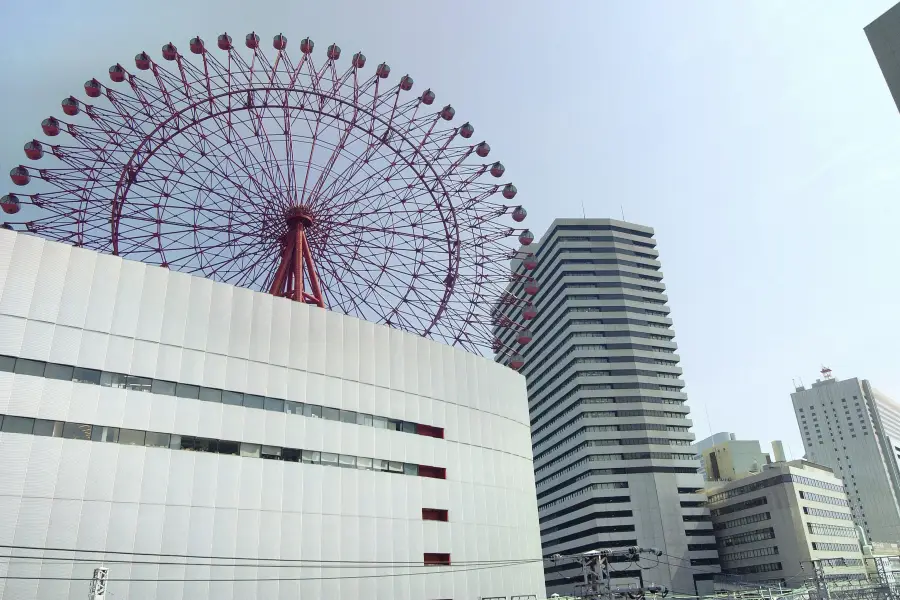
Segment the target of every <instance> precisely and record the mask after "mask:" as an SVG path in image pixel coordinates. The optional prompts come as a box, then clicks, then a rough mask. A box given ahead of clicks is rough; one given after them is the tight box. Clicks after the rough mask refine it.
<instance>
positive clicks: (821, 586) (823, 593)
mask: <svg viewBox="0 0 900 600" xmlns="http://www.w3.org/2000/svg"><path fill="white" fill-rule="evenodd" d="M812 564H813V579H814V583H815V585H816V593H817V595H818V597H819V600H831V597H830V596H829V590H828V580H827V579H825V565H824V564H822V561H821V560H814V561H812Z"/></svg>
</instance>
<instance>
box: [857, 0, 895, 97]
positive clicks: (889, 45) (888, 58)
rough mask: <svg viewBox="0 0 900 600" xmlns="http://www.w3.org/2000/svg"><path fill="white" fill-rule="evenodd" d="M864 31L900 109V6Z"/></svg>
mask: <svg viewBox="0 0 900 600" xmlns="http://www.w3.org/2000/svg"><path fill="white" fill-rule="evenodd" d="M864 31H865V32H866V37H867V38H869V45H870V46H872V51H873V52H874V53H875V59H876V60H877V61H878V66H879V67H880V68H881V73H882V74H883V75H884V80H885V82H886V83H887V86H888V89H889V90H890V92H891V96H892V97H893V98H894V104H896V105H897V108H898V109H900V58H898V56H900V4H897V5H895V6H894V7H893V8H891V9H890V10H888V11H887V12H886V13H884V14H883V15H881V16H880V17H878V18H877V19H875V20H874V21H872V22H871V23H869V24H868V25H867V26H866V27H865V28H864Z"/></svg>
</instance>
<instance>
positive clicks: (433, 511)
mask: <svg viewBox="0 0 900 600" xmlns="http://www.w3.org/2000/svg"><path fill="white" fill-rule="evenodd" d="M422 520H423V521H449V520H450V513H449V512H447V511H446V510H445V509H443V508H423V509H422Z"/></svg>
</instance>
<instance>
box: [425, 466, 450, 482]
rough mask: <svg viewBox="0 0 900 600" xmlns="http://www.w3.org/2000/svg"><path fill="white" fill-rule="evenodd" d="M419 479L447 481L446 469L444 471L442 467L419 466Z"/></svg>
mask: <svg viewBox="0 0 900 600" xmlns="http://www.w3.org/2000/svg"><path fill="white" fill-rule="evenodd" d="M419 477H431V478H432V479H447V469H445V468H444V467H429V466H427V465H419Z"/></svg>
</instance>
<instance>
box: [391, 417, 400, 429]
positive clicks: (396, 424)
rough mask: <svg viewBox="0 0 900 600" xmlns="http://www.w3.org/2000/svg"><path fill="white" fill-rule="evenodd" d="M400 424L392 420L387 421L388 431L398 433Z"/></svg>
mask: <svg viewBox="0 0 900 600" xmlns="http://www.w3.org/2000/svg"><path fill="white" fill-rule="evenodd" d="M400 426H401V422H400V421H396V420H394V419H388V429H391V430H393V431H400Z"/></svg>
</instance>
